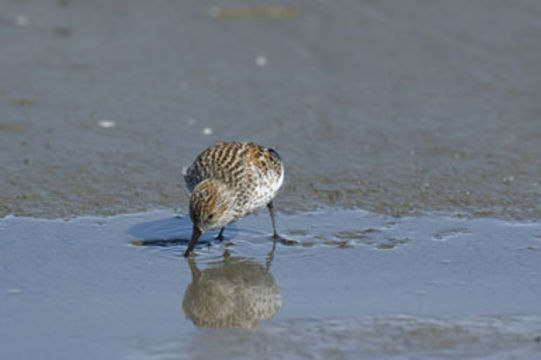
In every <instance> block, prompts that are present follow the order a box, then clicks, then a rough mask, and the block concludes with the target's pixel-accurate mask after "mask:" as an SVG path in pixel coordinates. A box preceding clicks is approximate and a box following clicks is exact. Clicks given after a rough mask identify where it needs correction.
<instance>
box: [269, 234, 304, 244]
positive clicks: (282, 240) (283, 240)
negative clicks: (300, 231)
mask: <svg viewBox="0 0 541 360" xmlns="http://www.w3.org/2000/svg"><path fill="white" fill-rule="evenodd" d="M273 238H274V241H277V242H279V243H280V244H282V245H286V246H293V245H298V244H299V242H298V241H297V240H292V239H287V238H285V237H283V236H282V235H280V234H278V233H274V235H273Z"/></svg>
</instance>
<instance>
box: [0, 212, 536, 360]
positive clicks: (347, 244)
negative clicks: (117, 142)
mask: <svg viewBox="0 0 541 360" xmlns="http://www.w3.org/2000/svg"><path fill="white" fill-rule="evenodd" d="M278 225H279V229H280V230H281V232H282V234H283V235H284V236H285V237H286V238H287V239H288V240H289V241H288V242H287V243H284V242H278V243H274V242H273V240H272V237H271V225H270V220H269V219H268V215H267V214H266V213H263V212H262V213H261V214H259V215H256V216H251V217H248V218H245V219H243V220H241V221H240V222H238V223H236V224H233V225H231V226H229V227H228V228H227V229H226V232H225V235H226V239H225V240H224V241H223V242H218V241H216V240H214V239H213V237H214V236H215V234H213V233H208V234H205V235H204V237H203V239H202V240H203V241H202V243H201V244H200V245H199V247H198V248H197V256H196V257H195V258H194V259H185V258H184V257H182V253H183V250H184V249H185V242H186V240H187V239H188V238H189V236H190V231H191V223H190V221H189V219H188V218H187V217H186V216H176V214H174V213H173V212H170V211H163V210H160V211H152V212H146V213H138V214H130V215H117V216H114V217H106V218H102V217H99V218H98V217H80V218H75V219H71V220H41V219H34V218H19V217H12V216H10V217H6V218H4V219H1V220H0V264H1V266H0V280H1V281H0V304H1V306H0V319H2V321H1V322H0V339H2V340H1V343H2V357H5V358H9V359H27V358H38V357H39V358H55V359H72V358H79V359H96V358H114V359H122V358H125V359H185V358H186V359H188V358H190V359H191V358H198V359H213V358H217V357H221V358H246V359H248V358H267V359H274V358H276V359H279V358H293V359H295V358H298V359H304V358H316V359H324V358H325V359H328V358H338V359H340V358H345V359H350V358H351V359H354V358H355V359H357V358H367V359H374V358H385V359H389V358H391V359H392V358H418V359H429V358H430V359H432V358H456V357H457V356H458V357H460V358H488V357H490V358H491V359H492V358H495V359H507V358H509V357H516V358H521V359H534V358H538V357H539V355H540V354H541V338H540V336H541V307H540V306H539V304H540V299H541V286H540V285H541V275H540V274H541V224H539V223H534V222H508V221H502V220H495V219H471V218H459V217H456V216H450V215H449V214H447V215H445V214H432V215H428V216H424V217H404V218H394V217H387V216H382V215H378V214H374V213H370V212H365V211H359V210H340V209H324V210H320V211H317V212H306V213H297V214H293V215H288V214H284V213H280V214H279V216H278Z"/></svg>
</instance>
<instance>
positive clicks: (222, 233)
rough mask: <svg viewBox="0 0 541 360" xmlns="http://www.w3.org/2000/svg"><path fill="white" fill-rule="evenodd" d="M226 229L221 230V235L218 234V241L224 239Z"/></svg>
mask: <svg viewBox="0 0 541 360" xmlns="http://www.w3.org/2000/svg"><path fill="white" fill-rule="evenodd" d="M224 229H225V226H224V227H223V228H221V229H220V233H219V234H218V236H216V240H220V241H222V240H223V239H224Z"/></svg>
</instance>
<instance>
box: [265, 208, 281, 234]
mask: <svg viewBox="0 0 541 360" xmlns="http://www.w3.org/2000/svg"><path fill="white" fill-rule="evenodd" d="M267 207H268V208H269V212H270V216H271V220H272V230H273V231H274V234H273V236H274V238H275V239H278V238H279V237H280V236H279V235H278V231H277V230H276V218H275V216H274V205H272V201H271V202H269V203H268V204H267Z"/></svg>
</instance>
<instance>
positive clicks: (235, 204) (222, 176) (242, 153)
mask: <svg viewBox="0 0 541 360" xmlns="http://www.w3.org/2000/svg"><path fill="white" fill-rule="evenodd" d="M184 180H185V181H186V186H187V187H188V190H189V191H190V192H191V196H190V217H191V219H192V222H193V233H192V238H191V240H190V243H189V245H188V249H187V250H186V252H185V253H184V256H188V255H190V253H191V252H192V250H193V249H194V247H195V245H196V244H197V240H198V239H199V237H200V236H201V234H202V233H203V232H204V231H207V230H215V229H220V233H219V234H218V237H217V238H218V239H223V232H224V228H225V226H226V225H227V224H229V223H232V222H234V221H237V220H239V219H240V218H242V217H244V216H246V215H248V214H250V213H252V212H253V211H254V210H256V209H257V208H260V207H262V206H265V205H266V206H267V207H268V209H269V212H270V216H271V220H272V227H273V231H274V238H275V239H277V238H279V235H278V232H277V230H276V220H275V216H274V207H273V204H272V199H274V197H275V196H276V193H277V192H278V190H279V189H280V187H281V186H282V182H283V180H284V167H283V164H282V160H281V159H280V155H278V153H277V152H276V151H275V150H274V149H271V148H266V147H263V146H260V145H257V144H255V143H244V142H223V143H219V144H216V145H214V146H211V147H209V148H207V149H206V150H204V151H203V152H202V153H200V154H199V155H198V156H197V158H196V159H195V161H194V162H193V163H192V164H191V165H190V166H189V167H188V169H187V170H186V173H185V175H184Z"/></svg>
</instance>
